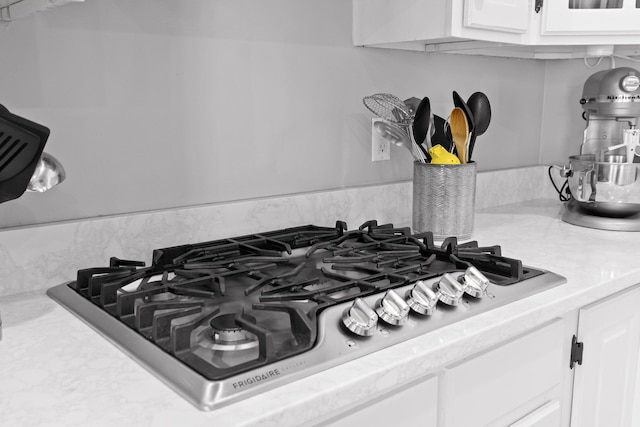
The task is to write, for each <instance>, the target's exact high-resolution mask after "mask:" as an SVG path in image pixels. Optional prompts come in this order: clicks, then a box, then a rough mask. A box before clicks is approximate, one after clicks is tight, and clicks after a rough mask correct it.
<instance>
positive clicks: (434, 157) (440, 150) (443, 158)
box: [429, 144, 460, 165]
mask: <svg viewBox="0 0 640 427" xmlns="http://www.w3.org/2000/svg"><path fill="white" fill-rule="evenodd" d="M429 155H431V164H432V165H459V164H460V159H459V158H458V157H457V156H456V155H455V154H451V153H450V152H449V151H447V150H446V149H445V148H444V147H443V146H442V145H440V144H438V145H434V146H433V147H431V149H429Z"/></svg>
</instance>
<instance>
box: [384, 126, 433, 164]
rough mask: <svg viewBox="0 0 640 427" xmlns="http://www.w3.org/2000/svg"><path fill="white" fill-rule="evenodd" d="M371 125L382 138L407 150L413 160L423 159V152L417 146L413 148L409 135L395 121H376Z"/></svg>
mask: <svg viewBox="0 0 640 427" xmlns="http://www.w3.org/2000/svg"><path fill="white" fill-rule="evenodd" d="M373 127H374V129H375V130H376V131H377V132H378V133H379V134H380V135H382V137H383V138H386V139H388V140H389V141H391V143H392V144H394V145H397V146H398V147H405V148H406V149H407V150H409V152H410V153H411V155H412V156H413V158H414V159H415V160H418V161H425V155H424V153H422V151H421V150H420V149H419V148H417V147H415V148H414V144H413V141H412V140H411V137H410V136H409V135H408V134H407V132H405V131H404V130H403V129H402V128H401V127H400V126H398V125H397V124H396V123H390V122H385V121H377V122H375V123H374V124H373Z"/></svg>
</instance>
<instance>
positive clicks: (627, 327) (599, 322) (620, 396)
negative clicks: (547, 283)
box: [571, 287, 640, 427]
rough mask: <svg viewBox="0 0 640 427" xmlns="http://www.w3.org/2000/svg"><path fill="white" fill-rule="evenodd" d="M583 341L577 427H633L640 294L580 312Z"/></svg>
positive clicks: (576, 384)
mask: <svg viewBox="0 0 640 427" xmlns="http://www.w3.org/2000/svg"><path fill="white" fill-rule="evenodd" d="M578 341H579V342H582V343H583V345H584V350H583V355H582V365H575V371H576V372H575V380H574V384H573V405H572V408H571V426H572V427H591V426H600V427H610V426H616V427H627V426H628V427H631V426H639V425H640V420H638V419H636V420H633V419H632V417H633V414H634V401H635V400H636V399H637V393H638V389H637V387H638V384H637V381H638V380H637V377H638V375H637V374H638V372H637V370H638V356H639V350H640V288H639V287H637V288H634V289H632V290H630V291H626V292H623V293H620V294H617V295H615V296H613V297H611V298H609V299H606V300H604V301H602V302H599V303H597V304H593V305H590V306H587V307H585V308H583V309H581V310H580V317H579V322H578Z"/></svg>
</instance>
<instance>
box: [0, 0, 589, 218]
mask: <svg viewBox="0 0 640 427" xmlns="http://www.w3.org/2000/svg"><path fill="white" fill-rule="evenodd" d="M0 52H2V60H1V61H0V73H1V75H2V79H0V103H2V104H4V105H5V106H6V107H7V108H9V110H11V111H12V112H13V113H15V114H18V115H22V116H24V117H26V118H29V119H31V120H33V121H36V122H38V123H41V124H43V125H46V126H48V127H49V128H50V129H51V137H50V139H49V142H48V144H47V147H46V151H48V152H50V153H52V154H54V155H55V156H56V157H58V158H59V159H60V160H61V161H62V162H63V164H64V165H65V168H66V171H67V175H68V178H67V181H65V182H64V183H63V184H62V185H60V186H58V187H56V188H54V189H53V190H51V191H50V192H48V193H44V194H33V193H26V194H25V195H24V196H23V197H21V198H20V199H17V200H14V201H11V202H7V203H4V204H1V205H0V228H6V227H14V226H21V225H29V224H38V223H44V222H50V221H59V220H67V219H77V218H87V217H96V216H102V215H111V214H121V213H129V212H136V211H145V210H154V209H165V208H172V207H178V206H189V205H198V204H206V203H215V202H223V201H230V200H240V199H247V198H254V197H262V196H271V195H282V194H290V193H300V192H309V191H317V190H324V189H334V188H342V187H348V186H358V185H368V184H378V183H387V182H393V181H400V180H407V179H410V178H411V176H412V166H411V158H410V156H409V154H408V152H406V151H405V150H404V149H401V148H397V147H393V150H392V159H391V161H387V162H376V163H372V162H371V161H370V139H371V130H370V119H371V117H372V115H371V114H370V113H369V112H368V111H367V110H366V109H365V108H364V106H363V105H362V102H361V100H362V97H363V96H365V95H368V94H371V93H375V92H391V93H394V94H396V95H398V96H400V97H401V98H403V99H404V98H406V97H409V96H418V97H422V96H429V97H430V98H431V101H432V107H433V109H434V110H435V112H436V114H439V115H441V116H445V117H446V116H447V115H448V113H449V111H450V110H451V108H452V101H451V91H452V90H457V91H458V92H460V93H461V94H462V95H463V96H464V97H468V96H469V95H470V94H471V93H472V92H474V91H476V90H481V91H483V92H485V93H486V94H487V95H488V96H489V98H490V99H491V101H492V107H493V114H494V119H493V123H492V125H491V127H490V128H489V131H488V132H487V133H486V134H485V135H484V136H483V137H482V138H481V139H479V140H478V144H477V146H476V150H475V152H474V154H475V160H476V161H477V162H478V165H479V169H480V170H493V169H502V168H511V167H519V166H527V165H535V164H539V163H540V162H544V163H548V162H558V161H562V160H563V159H564V158H565V157H566V153H567V151H571V149H573V147H574V146H575V147H576V148H577V143H579V140H575V138H579V135H580V133H579V134H578V135H574V136H575V138H574V140H575V141H569V139H570V138H569V137H570V135H571V134H572V133H573V134H575V132H576V131H578V132H581V129H580V125H581V124H580V122H579V120H578V119H579V112H575V111H573V110H576V109H577V108H576V107H577V104H576V103H575V102H574V99H573V98H575V96H573V95H574V93H573V91H575V88H577V87H579V86H581V84H582V82H583V81H584V79H585V78H586V76H588V75H589V74H590V73H591V72H592V71H593V70H586V69H584V67H583V66H582V63H581V62H580V63H578V62H577V61H561V62H560V63H558V64H560V65H555V64H548V63H546V62H545V61H529V60H516V59H502V58H486V57H465V56H455V55H433V56H428V55H425V54H420V53H415V52H403V51H391V50H384V49H372V48H360V47H353V46H352V44H351V2H349V1H346V0H268V1H255V0H235V1H221V0H190V1H176V0H138V1H130V0H100V1H98V0H87V1H86V2H85V3H79V4H70V5H67V6H63V7H59V8H56V9H53V10H50V11H47V12H44V13H40V14H37V15H35V16H32V17H29V18H26V19H24V20H21V21H16V22H14V23H12V24H11V25H10V26H9V28H8V29H7V30H5V31H4V32H2V33H1V34H0ZM574 70H579V72H576V76H575V79H573V80H571V82H572V85H571V87H570V89H571V90H572V92H571V96H572V99H567V98H566V95H567V93H566V90H565V83H566V81H567V78H566V76H565V74H566V73H567V72H573V71H574ZM557 77H561V79H556V78H557ZM545 83H546V84H545ZM578 95H579V94H578ZM548 106H550V108H549V109H547V107H548ZM572 109H573V110H572ZM569 111H570V112H569ZM558 113H562V114H560V115H558ZM565 116H571V117H574V116H575V117H577V118H578V119H575V120H574V121H572V122H571V123H566V122H565ZM575 117H574V118H575ZM543 119H544V126H542V125H541V124H542V123H543ZM574 122H575V123H574ZM574 142H576V144H574ZM558 145H561V146H562V147H559V146H558ZM567 147H569V148H567Z"/></svg>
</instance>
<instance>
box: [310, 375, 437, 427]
mask: <svg viewBox="0 0 640 427" xmlns="http://www.w3.org/2000/svg"><path fill="white" fill-rule="evenodd" d="M437 399H438V378H437V377H432V378H430V379H428V380H425V381H421V382H419V383H418V384H414V385H411V386H409V387H407V388H404V389H402V390H397V391H393V392H391V393H389V394H387V395H384V396H382V397H380V398H378V399H376V400H374V401H372V402H369V403H367V404H366V405H365V406H364V407H360V408H356V409H355V410H354V411H353V412H351V413H347V414H344V415H341V416H339V417H337V419H334V420H331V421H330V422H329V423H328V424H323V425H328V426H331V427H341V426H344V427H347V426H348V427H354V426H389V427H391V426H396V425H402V426H436V425H437V424H436V422H437Z"/></svg>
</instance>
